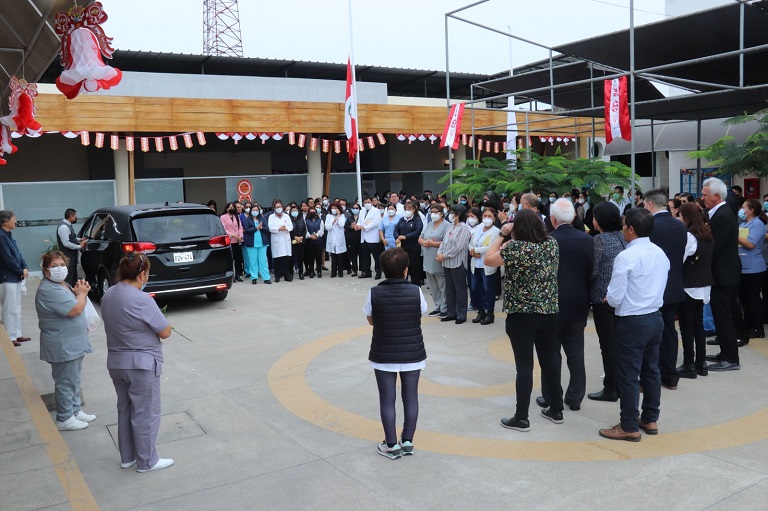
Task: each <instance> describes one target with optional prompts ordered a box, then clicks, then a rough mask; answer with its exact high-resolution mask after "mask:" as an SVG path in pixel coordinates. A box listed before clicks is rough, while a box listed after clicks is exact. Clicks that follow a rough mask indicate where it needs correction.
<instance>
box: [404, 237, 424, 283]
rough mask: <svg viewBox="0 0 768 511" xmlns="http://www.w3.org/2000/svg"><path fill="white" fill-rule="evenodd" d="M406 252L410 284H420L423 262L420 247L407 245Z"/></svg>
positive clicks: (422, 277)
mask: <svg viewBox="0 0 768 511" xmlns="http://www.w3.org/2000/svg"><path fill="white" fill-rule="evenodd" d="M405 251H406V252H407V253H408V277H410V279H411V284H421V282H422V280H423V279H424V276H423V275H424V270H423V267H424V264H423V263H422V261H421V247H420V246H419V245H416V247H408V248H406V249H405Z"/></svg>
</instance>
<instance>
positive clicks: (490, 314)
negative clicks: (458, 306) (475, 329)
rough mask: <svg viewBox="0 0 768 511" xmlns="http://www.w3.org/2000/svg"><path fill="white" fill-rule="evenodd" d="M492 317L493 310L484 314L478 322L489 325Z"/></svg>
mask: <svg viewBox="0 0 768 511" xmlns="http://www.w3.org/2000/svg"><path fill="white" fill-rule="evenodd" d="M493 320H494V317H493V312H491V313H489V314H486V315H485V317H484V318H483V320H482V321H481V322H480V324H481V325H490V324H491V323H493Z"/></svg>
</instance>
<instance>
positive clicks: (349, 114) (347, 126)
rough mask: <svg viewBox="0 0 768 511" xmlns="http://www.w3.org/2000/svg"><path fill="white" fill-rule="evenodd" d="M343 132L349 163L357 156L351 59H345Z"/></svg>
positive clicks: (355, 105) (355, 108) (355, 112)
mask: <svg viewBox="0 0 768 511" xmlns="http://www.w3.org/2000/svg"><path fill="white" fill-rule="evenodd" d="M344 133H346V134H347V139H348V140H349V163H353V162H354V161H355V157H356V156H357V135H358V133H357V98H356V97H355V86H354V81H353V80H352V60H351V59H347V93H346V100H345V103H344Z"/></svg>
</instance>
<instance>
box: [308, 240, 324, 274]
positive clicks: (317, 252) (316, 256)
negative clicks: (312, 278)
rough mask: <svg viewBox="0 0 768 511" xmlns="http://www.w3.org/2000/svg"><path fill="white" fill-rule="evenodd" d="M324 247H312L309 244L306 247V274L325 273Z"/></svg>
mask: <svg viewBox="0 0 768 511" xmlns="http://www.w3.org/2000/svg"><path fill="white" fill-rule="evenodd" d="M322 257H323V247H322V245H312V244H309V243H307V244H306V245H305V247H304V266H306V268H307V271H306V273H314V272H315V271H317V273H320V272H322V271H323V260H322Z"/></svg>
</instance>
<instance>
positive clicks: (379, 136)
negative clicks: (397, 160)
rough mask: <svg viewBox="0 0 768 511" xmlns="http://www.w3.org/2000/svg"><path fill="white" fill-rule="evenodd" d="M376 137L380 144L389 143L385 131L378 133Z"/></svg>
mask: <svg viewBox="0 0 768 511" xmlns="http://www.w3.org/2000/svg"><path fill="white" fill-rule="evenodd" d="M376 138H377V139H378V141H379V144H380V145H384V144H386V143H387V137H385V136H384V133H376Z"/></svg>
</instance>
